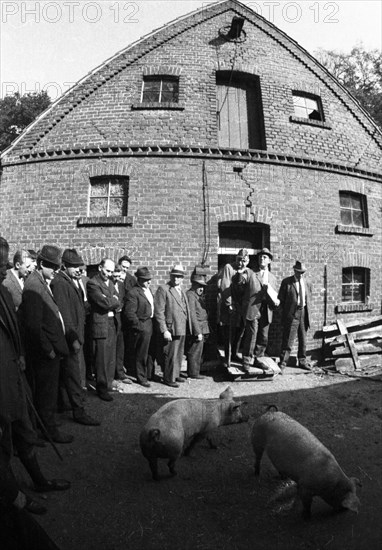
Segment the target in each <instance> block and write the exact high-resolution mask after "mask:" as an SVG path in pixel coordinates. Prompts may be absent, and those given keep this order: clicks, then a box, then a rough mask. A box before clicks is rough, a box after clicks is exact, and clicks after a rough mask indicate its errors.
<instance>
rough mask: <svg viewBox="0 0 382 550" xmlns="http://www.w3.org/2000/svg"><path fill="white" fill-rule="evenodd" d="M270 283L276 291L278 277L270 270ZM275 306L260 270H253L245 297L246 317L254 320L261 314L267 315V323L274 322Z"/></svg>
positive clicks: (244, 311) (244, 310) (244, 309)
mask: <svg viewBox="0 0 382 550" xmlns="http://www.w3.org/2000/svg"><path fill="white" fill-rule="evenodd" d="M268 285H270V286H271V287H272V288H273V289H274V291H275V292H276V288H277V282H276V277H275V276H274V275H273V273H271V272H270V271H269V272H268ZM274 308H275V306H274V304H273V302H272V300H271V299H270V298H269V296H268V294H267V290H266V288H264V286H263V283H262V280H261V273H260V270H257V271H253V272H252V273H251V275H250V277H249V282H248V284H247V286H246V290H245V294H244V299H243V309H242V311H243V317H244V319H247V320H248V321H253V320H254V319H257V318H259V317H260V315H264V316H266V317H267V323H268V324H270V323H272V319H273V309H274Z"/></svg>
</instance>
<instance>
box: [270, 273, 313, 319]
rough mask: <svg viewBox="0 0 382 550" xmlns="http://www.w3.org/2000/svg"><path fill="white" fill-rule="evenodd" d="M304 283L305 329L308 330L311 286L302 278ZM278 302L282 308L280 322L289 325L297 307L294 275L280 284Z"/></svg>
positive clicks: (307, 280)
mask: <svg viewBox="0 0 382 550" xmlns="http://www.w3.org/2000/svg"><path fill="white" fill-rule="evenodd" d="M304 283H305V298H306V317H305V319H306V327H307V328H309V326H310V322H309V307H310V303H311V299H312V284H311V282H310V281H309V279H307V278H305V277H304ZM278 297H279V300H280V302H281V304H280V305H281V307H282V310H283V311H282V320H283V323H284V324H288V323H291V322H292V320H293V318H294V316H295V314H296V311H297V305H298V292H297V282H296V280H295V278H294V275H292V276H291V277H287V278H286V279H283V281H282V282H281V286H280V290H279V296H278Z"/></svg>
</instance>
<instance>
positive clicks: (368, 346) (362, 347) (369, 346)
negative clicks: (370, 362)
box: [332, 339, 382, 355]
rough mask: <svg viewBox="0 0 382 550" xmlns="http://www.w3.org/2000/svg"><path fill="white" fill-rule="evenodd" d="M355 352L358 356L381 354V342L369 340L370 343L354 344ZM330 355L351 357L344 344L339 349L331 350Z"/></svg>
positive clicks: (348, 349)
mask: <svg viewBox="0 0 382 550" xmlns="http://www.w3.org/2000/svg"><path fill="white" fill-rule="evenodd" d="M356 350H357V353H358V354H361V353H382V340H377V339H376V340H370V342H363V343H357V344H356ZM332 355H351V353H350V348H349V346H348V345H346V344H344V345H342V346H341V347H338V348H335V349H333V350H332Z"/></svg>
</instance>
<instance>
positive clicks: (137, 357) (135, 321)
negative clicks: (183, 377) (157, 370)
mask: <svg viewBox="0 0 382 550" xmlns="http://www.w3.org/2000/svg"><path fill="white" fill-rule="evenodd" d="M135 276H136V278H137V284H136V286H135V287H134V288H132V289H131V290H130V291H129V292H128V293H127V295H126V300H125V307H124V310H123V316H124V318H125V322H126V325H127V327H128V330H129V331H130V333H131V334H132V337H133V342H132V343H133V351H134V362H135V370H136V376H137V382H138V384H140V385H141V386H143V387H145V388H149V387H150V383H149V382H148V379H149V378H151V375H152V367H153V364H152V358H151V356H150V355H149V351H150V343H151V337H152V334H153V317H154V297H153V295H152V292H151V290H150V288H149V287H150V283H151V278H152V277H151V273H150V271H149V269H148V268H147V267H140V268H138V270H137V271H136V273H135Z"/></svg>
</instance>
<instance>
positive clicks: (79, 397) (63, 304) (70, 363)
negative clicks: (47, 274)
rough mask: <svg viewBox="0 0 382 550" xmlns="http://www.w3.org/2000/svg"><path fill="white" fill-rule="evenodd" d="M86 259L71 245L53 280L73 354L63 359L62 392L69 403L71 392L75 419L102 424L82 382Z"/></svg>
mask: <svg viewBox="0 0 382 550" xmlns="http://www.w3.org/2000/svg"><path fill="white" fill-rule="evenodd" d="M83 263H84V262H83V259H82V258H81V256H79V255H78V254H77V252H76V250H74V249H70V248H67V249H66V250H64V253H63V255H62V264H63V265H62V269H61V271H59V272H58V273H57V275H56V277H55V278H54V279H53V281H52V283H51V289H52V292H53V296H54V299H55V300H56V303H57V305H58V307H59V309H60V312H61V315H62V318H63V320H64V325H65V338H66V342H67V344H68V348H69V353H68V355H66V356H65V357H64V358H63V359H62V361H61V376H60V392H61V393H62V394H63V396H62V403H65V401H66V396H65V393H66V394H67V396H68V398H69V402H70V406H71V408H72V412H73V419H74V421H75V422H78V423H79V424H84V425H86V426H99V425H100V422H99V421H98V420H95V419H94V418H91V417H90V416H89V415H88V414H86V413H85V396H84V390H83V389H82V385H81V371H80V368H81V367H80V357H81V353H82V346H83V344H84V328H85V307H84V301H83V297H82V294H81V289H80V287H79V284H78V276H79V267H80V266H81V265H83Z"/></svg>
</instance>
